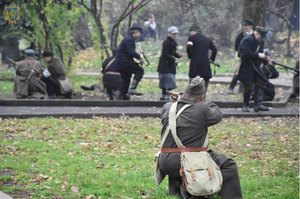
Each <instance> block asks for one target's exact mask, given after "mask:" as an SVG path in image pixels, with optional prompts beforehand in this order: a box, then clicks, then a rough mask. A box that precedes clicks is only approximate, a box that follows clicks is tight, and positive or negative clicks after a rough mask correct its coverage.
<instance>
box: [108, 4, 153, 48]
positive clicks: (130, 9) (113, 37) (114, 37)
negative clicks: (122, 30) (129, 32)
mask: <svg viewBox="0 0 300 199" xmlns="http://www.w3.org/2000/svg"><path fill="white" fill-rule="evenodd" d="M150 1H151V0H142V1H140V2H139V3H137V4H136V5H134V2H135V0H131V1H130V2H129V3H128V5H127V6H126V8H125V9H124V11H123V13H122V14H121V15H120V17H119V19H118V20H117V22H116V23H115V24H114V26H113V28H112V31H111V33H110V49H114V48H116V47H117V42H118V35H119V26H120V23H121V22H122V21H123V20H124V19H126V18H127V17H128V16H130V15H132V14H133V13H135V12H136V11H138V10H139V9H141V8H142V7H143V6H145V5H147V3H149V2H150Z"/></svg>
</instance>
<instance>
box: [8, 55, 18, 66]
mask: <svg viewBox="0 0 300 199" xmlns="http://www.w3.org/2000/svg"><path fill="white" fill-rule="evenodd" d="M7 59H8V60H9V61H10V62H11V63H13V64H14V65H17V63H16V62H15V61H14V60H12V59H11V58H9V57H7Z"/></svg>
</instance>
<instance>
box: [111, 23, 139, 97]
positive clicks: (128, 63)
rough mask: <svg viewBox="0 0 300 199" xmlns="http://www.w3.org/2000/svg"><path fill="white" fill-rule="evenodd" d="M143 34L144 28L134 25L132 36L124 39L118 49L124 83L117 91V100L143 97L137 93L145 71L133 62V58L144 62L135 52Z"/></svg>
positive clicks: (118, 61) (119, 67)
mask: <svg viewBox="0 0 300 199" xmlns="http://www.w3.org/2000/svg"><path fill="white" fill-rule="evenodd" d="M141 33H142V28H141V27H140V26H137V25H133V26H132V27H131V28H130V34H129V35H127V36H125V37H124V39H123V40H122V41H121V44H120V46H119V48H118V52H117V55H116V65H117V71H118V72H120V73H121V77H122V80H123V83H122V85H121V87H120V88H119V90H118V91H117V94H116V99H117V100H129V99H130V96H129V95H142V93H140V92H137V90H136V88H137V86H138V84H139V82H140V81H141V80H142V78H143V76H144V69H143V68H142V67H141V66H140V65H139V63H137V62H135V61H134V60H133V58H136V59H138V60H139V61H140V62H142V55H140V54H138V53H137V52H136V50H135V41H136V40H138V39H139V38H140V36H141ZM132 74H134V78H133V82H132V84H131V87H130V90H129V91H128V89H129V85H130V79H131V76H132ZM128 94H129V95H128Z"/></svg>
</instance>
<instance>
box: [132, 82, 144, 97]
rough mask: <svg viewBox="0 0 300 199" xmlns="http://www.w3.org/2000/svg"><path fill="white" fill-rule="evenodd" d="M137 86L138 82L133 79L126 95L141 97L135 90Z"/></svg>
mask: <svg viewBox="0 0 300 199" xmlns="http://www.w3.org/2000/svg"><path fill="white" fill-rule="evenodd" d="M138 84H139V81H138V80H136V79H133V81H132V84H131V87H130V89H129V91H128V94H129V95H143V93H140V92H138V91H137V90H136V88H137V86H138Z"/></svg>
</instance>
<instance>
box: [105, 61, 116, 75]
mask: <svg viewBox="0 0 300 199" xmlns="http://www.w3.org/2000/svg"><path fill="white" fill-rule="evenodd" d="M115 59H116V58H113V59H112V60H110V62H108V64H107V66H106V68H105V69H104V71H103V74H105V72H106V70H107V69H108V67H110V66H111V64H112V63H113V62H114V61H115Z"/></svg>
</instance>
